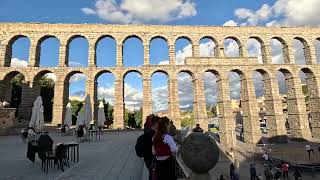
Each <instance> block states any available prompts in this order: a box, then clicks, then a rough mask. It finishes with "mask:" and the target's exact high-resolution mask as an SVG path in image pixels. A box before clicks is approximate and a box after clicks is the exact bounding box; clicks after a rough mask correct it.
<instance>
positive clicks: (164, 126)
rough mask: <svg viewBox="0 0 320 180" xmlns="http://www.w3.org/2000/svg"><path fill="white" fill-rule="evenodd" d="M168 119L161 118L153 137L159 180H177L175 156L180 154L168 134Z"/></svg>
mask: <svg viewBox="0 0 320 180" xmlns="http://www.w3.org/2000/svg"><path fill="white" fill-rule="evenodd" d="M168 127H169V121H168V118H161V119H160V120H159V122H158V128H157V130H156V133H155V135H154V137H153V153H154V154H155V156H156V159H157V162H156V175H157V180H176V179H177V177H175V169H174V166H173V165H174V164H173V160H174V159H173V156H174V155H175V154H176V153H177V152H178V147H177V145H176V143H175V142H174V140H173V138H172V136H170V135H169V134H168Z"/></svg>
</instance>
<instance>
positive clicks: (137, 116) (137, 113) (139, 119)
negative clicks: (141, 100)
mask: <svg viewBox="0 0 320 180" xmlns="http://www.w3.org/2000/svg"><path fill="white" fill-rule="evenodd" d="M134 118H135V123H136V128H141V126H142V108H139V110H137V111H134Z"/></svg>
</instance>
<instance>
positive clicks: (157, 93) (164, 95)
mask: <svg viewBox="0 0 320 180" xmlns="http://www.w3.org/2000/svg"><path fill="white" fill-rule="evenodd" d="M168 99H169V96H168V86H167V85H164V86H160V87H157V88H153V89H152V101H153V106H152V109H153V112H159V111H166V110H168Z"/></svg>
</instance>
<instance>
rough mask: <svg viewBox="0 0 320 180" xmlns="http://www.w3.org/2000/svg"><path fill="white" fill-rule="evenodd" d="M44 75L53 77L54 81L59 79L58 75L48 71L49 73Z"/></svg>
mask: <svg viewBox="0 0 320 180" xmlns="http://www.w3.org/2000/svg"><path fill="white" fill-rule="evenodd" d="M44 77H46V78H49V79H52V80H53V81H54V82H56V81H57V76H56V75H55V74H53V73H47V74H45V75H44Z"/></svg>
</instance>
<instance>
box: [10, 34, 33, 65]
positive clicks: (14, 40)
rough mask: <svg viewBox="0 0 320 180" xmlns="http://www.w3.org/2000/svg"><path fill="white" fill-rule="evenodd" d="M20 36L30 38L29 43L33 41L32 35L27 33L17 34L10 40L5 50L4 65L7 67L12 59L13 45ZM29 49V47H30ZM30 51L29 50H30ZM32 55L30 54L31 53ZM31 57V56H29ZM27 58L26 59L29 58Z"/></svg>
mask: <svg viewBox="0 0 320 180" xmlns="http://www.w3.org/2000/svg"><path fill="white" fill-rule="evenodd" d="M20 38H28V40H29V43H31V39H30V37H28V36H26V35H15V36H13V37H12V38H11V39H10V40H9V41H8V44H6V45H5V46H6V51H5V60H4V66H5V67H10V64H11V59H12V45H13V44H14V43H15V42H16V41H17V40H18V39H20ZM29 48H30V46H29ZM28 51H29V49H28ZM28 53H29V52H28ZM29 57H30V55H29ZM28 59H29V58H28ZM28 59H26V60H28Z"/></svg>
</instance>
